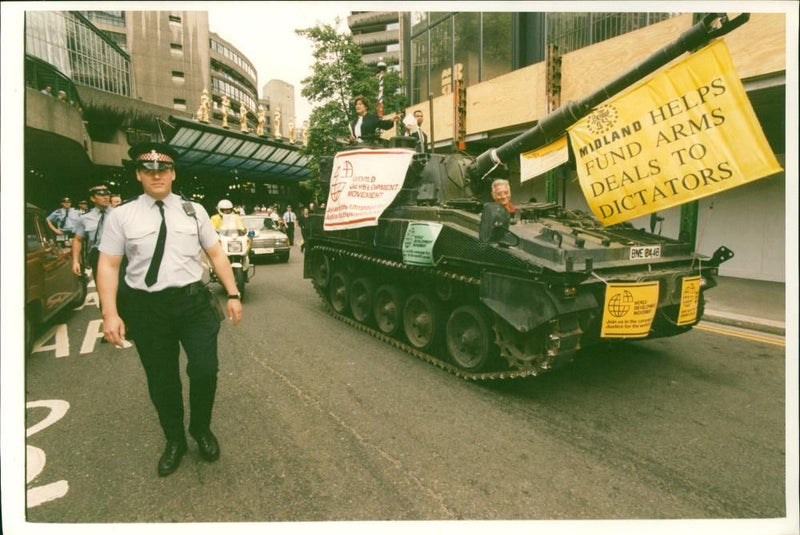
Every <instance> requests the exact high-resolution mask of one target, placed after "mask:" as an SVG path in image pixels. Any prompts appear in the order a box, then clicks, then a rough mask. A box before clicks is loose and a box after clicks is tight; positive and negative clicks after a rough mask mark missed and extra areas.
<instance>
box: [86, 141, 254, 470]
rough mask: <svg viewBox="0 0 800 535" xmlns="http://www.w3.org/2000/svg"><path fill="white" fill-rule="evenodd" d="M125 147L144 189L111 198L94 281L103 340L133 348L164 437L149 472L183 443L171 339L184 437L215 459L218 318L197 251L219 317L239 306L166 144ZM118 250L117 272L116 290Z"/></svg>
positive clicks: (172, 459)
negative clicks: (179, 190)
mask: <svg viewBox="0 0 800 535" xmlns="http://www.w3.org/2000/svg"><path fill="white" fill-rule="evenodd" d="M128 154H129V155H130V157H131V159H132V160H133V163H134V166H135V168H136V171H135V172H136V179H137V180H138V181H139V182H141V184H142V189H143V190H144V194H143V195H140V196H139V197H137V198H135V199H133V200H130V201H129V202H126V203H124V204H122V205H120V206H119V207H118V208H116V209H115V210H114V211H113V212H112V213H111V215H110V217H109V218H108V221H107V223H106V228H105V231H104V234H103V241H102V242H101V245H100V251H101V254H100V264H99V277H98V280H97V288H98V294H99V296H100V303H101V309H102V313H103V333H104V334H105V338H106V339H107V340H108V341H109V342H110V343H113V344H115V345H117V346H119V345H121V344H122V341H123V339H125V338H126V336H127V337H128V338H131V339H132V340H133V342H134V343H135V345H136V350H137V352H138V353H139V358H140V360H141V362H142V366H143V368H144V371H145V375H146V377H147V386H148V390H149V393H150V399H151V401H152V402H153V405H154V406H155V409H156V412H157V413H158V419H159V422H160V423H161V427H162V429H163V432H164V435H165V437H166V441H167V442H166V447H165V448H164V452H163V454H162V455H161V458H160V459H159V461H158V474H159V475H160V476H166V475H168V474H171V473H172V472H174V471H175V470H176V469H177V468H178V465H179V464H180V461H181V458H182V457H183V455H184V453H186V450H187V444H186V435H185V431H184V419H183V412H184V408H183V397H182V394H181V379H180V367H179V352H180V350H179V344H180V346H183V349H184V351H185V353H186V356H187V360H188V366H187V370H186V371H187V374H188V376H189V405H190V419H189V434H190V435H191V436H192V437H193V438H194V439H195V440H196V441H197V445H198V448H199V451H200V456H201V457H202V458H203V459H204V460H206V461H209V462H212V461H216V460H217V458H219V454H220V448H219V442H218V441H217V438H216V437H215V436H214V434H213V433H212V432H211V428H210V424H211V412H212V409H213V405H214V397H215V393H216V388H217V369H218V359H217V334H218V332H219V328H220V323H219V322H220V319H221V318H220V317H219V315H218V314H217V311H216V308H215V307H214V306H213V304H212V300H213V299H215V297H214V296H213V295H211V293H210V292H209V290H208V289H207V288H206V287H205V286H204V285H203V284H202V282H201V281H200V278H201V275H202V271H203V265H202V261H201V255H202V250H201V249H204V250H205V252H206V253H207V254H208V257H209V259H210V260H211V263H212V264H213V267H214V271H215V273H216V274H217V276H218V277H219V280H220V282H221V283H222V285H223V286H224V287H225V289H226V291H227V293H228V301H227V314H228V316H229V317H230V318H231V319H232V320H233V324H234V325H236V324H237V323H238V322H239V320H240V319H241V316H242V305H241V302H240V296H239V294H238V290H237V288H236V282H235V280H234V278H233V270H232V269H231V265H230V263H229V262H228V257H227V256H226V255H225V253H224V252H223V251H222V248H221V246H220V244H219V238H218V236H217V233H216V232H215V231H214V227H213V226H212V225H211V221H210V220H209V217H208V214H207V213H206V211H205V209H204V208H203V207H202V206H201V205H199V204H196V203H193V202H189V201H182V199H181V198H180V197H179V196H178V195H175V194H174V193H172V182H173V181H174V180H175V160H176V159H177V153H176V152H175V151H174V149H172V148H171V147H170V146H169V145H165V144H162V143H142V144H139V145H135V146H133V147H131V149H130V151H129V152H128ZM123 255H124V256H125V257H126V259H127V269H126V273H125V278H124V280H123V282H122V288H118V286H119V284H120V283H119V280H118V274H119V270H120V265H121V264H122V259H123ZM121 290H122V291H121Z"/></svg>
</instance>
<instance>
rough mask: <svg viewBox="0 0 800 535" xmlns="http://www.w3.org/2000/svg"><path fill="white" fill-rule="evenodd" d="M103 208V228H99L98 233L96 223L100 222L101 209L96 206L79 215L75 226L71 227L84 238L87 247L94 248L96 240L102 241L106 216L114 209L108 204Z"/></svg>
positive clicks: (77, 234)
mask: <svg viewBox="0 0 800 535" xmlns="http://www.w3.org/2000/svg"><path fill="white" fill-rule="evenodd" d="M104 210H105V212H106V215H105V218H104V219H103V228H101V229H100V234H97V225H99V224H100V215H101V214H100V212H101V210H100V209H99V208H98V207H97V206H95V207H94V208H92V209H91V210H89V211H88V212H86V213H85V214H83V215H81V216H80V217H79V218H78V220H77V221H76V222H75V228H74V229H73V231H74V232H75V235H76V236H79V237H80V238H81V239H83V240H85V242H86V243H85V246H86V247H88V248H89V249H94V248H95V247H97V246H98V242H100V241H102V238H103V231H104V229H105V225H106V223H107V222H108V216H109V215H110V214H111V213H112V212H113V211H114V209H113V208H111V207H110V206H107V207H106V208H105V209H104Z"/></svg>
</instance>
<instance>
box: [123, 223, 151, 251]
mask: <svg viewBox="0 0 800 535" xmlns="http://www.w3.org/2000/svg"><path fill="white" fill-rule="evenodd" d="M127 238H128V239H127V244H126V247H125V254H126V255H127V256H128V257H131V258H135V257H136V256H138V255H148V256H149V255H152V254H153V251H155V248H156V238H157V236H156V231H155V230H153V229H151V228H146V227H133V228H131V229H130V230H129V231H128V236H127Z"/></svg>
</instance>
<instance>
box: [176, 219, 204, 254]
mask: <svg viewBox="0 0 800 535" xmlns="http://www.w3.org/2000/svg"><path fill="white" fill-rule="evenodd" d="M170 230H172V231H173V232H174V235H175V242H174V243H175V248H176V250H177V251H178V252H179V253H180V254H181V255H184V256H195V255H197V253H199V252H200V239H199V238H198V237H197V228H196V227H194V226H192V225H179V226H175V228H174V229H170Z"/></svg>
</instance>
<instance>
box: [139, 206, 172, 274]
mask: <svg viewBox="0 0 800 535" xmlns="http://www.w3.org/2000/svg"><path fill="white" fill-rule="evenodd" d="M156 205H158V211H159V212H161V228H159V229H158V238H157V239H156V250H155V251H154V252H153V259H152V260H150V267H149V268H147V275H145V277H144V282H145V284H147V285H148V286H152V285H154V284H155V283H156V281H157V280H158V268H159V267H161V257H162V256H164V243H165V242H166V241H167V222H166V221H165V220H164V203H163V201H156Z"/></svg>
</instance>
